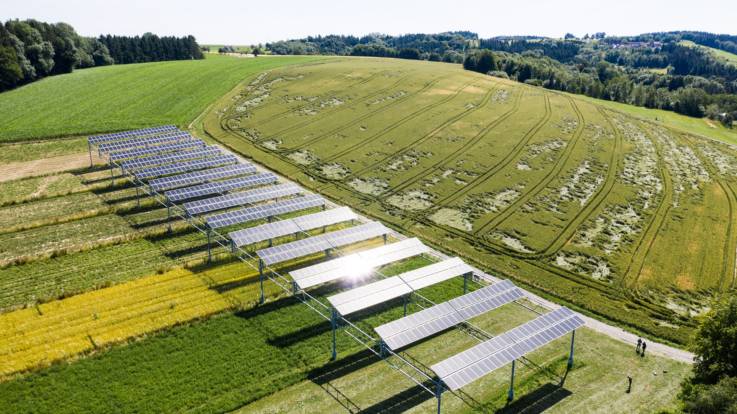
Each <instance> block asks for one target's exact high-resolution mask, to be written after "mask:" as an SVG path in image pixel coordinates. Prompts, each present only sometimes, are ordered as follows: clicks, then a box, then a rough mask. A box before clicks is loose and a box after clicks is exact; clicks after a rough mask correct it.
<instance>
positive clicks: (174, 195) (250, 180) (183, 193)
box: [164, 173, 277, 202]
mask: <svg viewBox="0 0 737 414" xmlns="http://www.w3.org/2000/svg"><path fill="white" fill-rule="evenodd" d="M276 180H277V178H276V175H274V174H272V173H263V174H256V175H248V176H245V177H237V178H231V179H229V180H224V181H215V182H211V183H205V184H199V185H195V186H192V187H184V188H178V189H176V190H170V191H167V192H166V193H164V195H166V198H168V199H169V201H173V202H177V201H181V200H187V199H190V198H195V197H203V196H206V195H212V194H222V193H226V192H228V191H233V190H238V189H243V188H249V187H255V186H257V185H266V184H273V183H275V182H276Z"/></svg>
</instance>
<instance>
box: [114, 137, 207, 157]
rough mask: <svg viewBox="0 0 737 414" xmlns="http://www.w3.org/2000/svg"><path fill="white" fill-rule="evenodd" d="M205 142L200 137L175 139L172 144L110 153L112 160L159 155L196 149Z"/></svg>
mask: <svg viewBox="0 0 737 414" xmlns="http://www.w3.org/2000/svg"><path fill="white" fill-rule="evenodd" d="M204 146H205V143H204V142H202V140H199V139H186V140H181V141H174V143H172V144H165V145H158V146H153V147H142V148H134V149H130V150H125V151H116V152H113V153H111V154H110V159H111V160H112V161H120V160H125V159H129V158H139V157H148V156H153V155H159V154H163V153H166V152H174V151H178V150H184V149H190V148H192V149H194V148H196V147H204Z"/></svg>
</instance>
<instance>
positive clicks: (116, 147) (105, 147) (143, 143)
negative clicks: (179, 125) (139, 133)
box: [97, 131, 192, 154]
mask: <svg viewBox="0 0 737 414" xmlns="http://www.w3.org/2000/svg"><path fill="white" fill-rule="evenodd" d="M190 138H192V136H191V135H189V132H183V131H176V132H171V133H168V134H161V135H155V136H152V137H146V138H134V139H129V140H127V141H120V142H110V143H107V144H100V146H99V147H97V149H98V150H99V151H100V152H101V153H103V154H111V153H114V152H117V151H127V150H129V149H133V148H139V147H152V146H156V145H162V144H170V143H174V142H177V141H181V140H184V139H190Z"/></svg>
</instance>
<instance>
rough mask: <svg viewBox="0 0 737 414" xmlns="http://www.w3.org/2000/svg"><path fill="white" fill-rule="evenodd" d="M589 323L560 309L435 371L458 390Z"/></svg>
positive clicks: (450, 361)
mask: <svg viewBox="0 0 737 414" xmlns="http://www.w3.org/2000/svg"><path fill="white" fill-rule="evenodd" d="M584 324H585V323H584V321H583V319H581V318H580V317H579V316H578V315H577V314H575V313H574V312H573V311H571V310H570V309H567V308H559V309H556V310H554V311H552V312H549V313H547V314H545V315H542V316H540V317H538V318H536V319H534V320H532V321H530V322H527V323H525V324H523V325H520V326H518V327H517V328H514V329H512V330H510V331H507V332H505V333H503V334H501V335H499V336H497V337H494V338H492V339H490V340H488V341H485V342H482V343H480V344H479V345H476V346H474V347H473V348H470V349H468V350H466V351H463V352H461V353H459V354H456V355H454V356H452V357H450V358H448V359H445V360H443V361H441V362H439V363H437V364H435V365H433V366H432V367H431V369H432V370H433V371H434V372H435V373H436V374H438V376H439V377H440V379H442V380H443V382H444V383H445V384H446V385H448V387H449V388H450V389H451V390H457V389H459V388H461V387H463V386H464V385H466V384H469V383H471V382H473V381H475V380H477V379H478V378H481V377H482V376H484V375H486V374H488V373H490V372H492V371H494V370H495V369H497V368H500V367H502V366H504V365H506V364H509V363H510V362H512V361H514V360H515V359H517V358H519V357H521V356H523V355H526V354H528V353H530V352H532V351H534V350H535V349H537V348H539V347H541V346H543V345H545V344H548V343H550V342H552V341H554V340H555V339H557V338H560V337H561V336H563V335H565V334H566V333H569V332H571V331H573V330H575V329H577V328H580V327H581V326H583V325H584Z"/></svg>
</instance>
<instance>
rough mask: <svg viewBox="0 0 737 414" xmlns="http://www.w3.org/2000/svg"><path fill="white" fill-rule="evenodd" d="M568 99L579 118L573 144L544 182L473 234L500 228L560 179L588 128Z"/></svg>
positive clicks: (536, 185)
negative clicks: (551, 183)
mask: <svg viewBox="0 0 737 414" xmlns="http://www.w3.org/2000/svg"><path fill="white" fill-rule="evenodd" d="M566 99H568V101H569V103H570V104H571V108H573V112H575V113H576V117H577V118H578V128H576V131H575V132H574V133H573V137H572V138H571V142H570V143H569V144H568V145H567V146H566V149H565V150H564V152H563V154H561V156H560V157H559V158H558V160H557V161H556V162H555V164H554V165H553V169H552V170H551V171H550V173H548V174H546V175H545V177H544V178H543V179H542V180H540V181H538V182H537V184H535V186H534V187H533V188H532V189H531V190H530V191H528V192H526V193H525V194H524V195H522V196H520V197H518V198H517V200H515V201H514V202H513V203H511V204H510V205H508V206H507V207H506V208H504V209H503V210H502V211H501V212H499V214H497V215H495V216H493V217H491V218H490V219H488V220H486V222H485V223H483V224H482V225H481V226H480V227H479V229H478V230H476V231H474V232H473V234H475V235H477V236H478V235H480V234H483V233H486V232H488V231H490V230H491V229H494V228H496V227H499V226H500V225H501V224H502V223H504V222H505V221H506V220H507V219H508V218H509V217H511V216H512V214H514V213H515V212H517V211H518V208H519V206H521V205H523V204H524V203H526V202H527V201H528V200H530V199H531V198H532V197H535V196H537V195H538V194H539V193H540V192H541V191H542V190H544V189H545V188H547V186H548V184H550V182H551V181H553V180H554V179H556V178H559V175H560V172H561V170H562V169H563V167H565V165H566V164H567V163H568V160H569V159H570V158H571V154H572V153H573V150H574V149H575V147H576V145H577V144H578V141H579V140H580V138H581V136H582V135H583V131H584V129H585V127H586V120H585V119H584V117H583V114H582V113H581V110H580V109H579V108H578V106H577V105H576V103H575V102H574V100H573V99H571V98H570V97H567V96H566Z"/></svg>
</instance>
